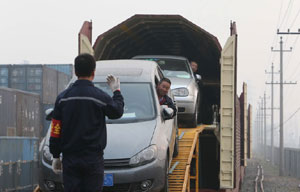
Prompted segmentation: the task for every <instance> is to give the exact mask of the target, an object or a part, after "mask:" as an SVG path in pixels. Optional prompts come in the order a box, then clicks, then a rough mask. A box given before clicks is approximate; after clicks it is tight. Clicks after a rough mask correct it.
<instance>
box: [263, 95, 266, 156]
mask: <svg viewBox="0 0 300 192" xmlns="http://www.w3.org/2000/svg"><path fill="white" fill-rule="evenodd" d="M266 103H267V101H266V92H265V93H264V108H263V109H264V159H267V113H266V112H267V111H266V110H267V108H266V107H267V106H266Z"/></svg>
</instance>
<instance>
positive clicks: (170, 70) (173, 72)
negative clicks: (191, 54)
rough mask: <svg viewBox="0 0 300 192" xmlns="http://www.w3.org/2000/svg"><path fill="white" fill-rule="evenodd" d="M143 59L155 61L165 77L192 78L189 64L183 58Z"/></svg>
mask: <svg viewBox="0 0 300 192" xmlns="http://www.w3.org/2000/svg"><path fill="white" fill-rule="evenodd" d="M143 59H145V60H150V61H155V62H156V63H157V64H158V65H159V67H160V68H161V69H162V72H163V74H164V76H166V77H177V78H183V79H190V78H192V75H191V74H192V73H191V70H190V66H189V64H188V63H187V62H186V61H185V60H180V59H165V58H143Z"/></svg>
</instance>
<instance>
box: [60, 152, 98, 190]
mask: <svg viewBox="0 0 300 192" xmlns="http://www.w3.org/2000/svg"><path fill="white" fill-rule="evenodd" d="M62 163H63V183H64V191H66V192H73V191H76V192H77V191H80V192H85V191H88V192H93V191H95V192H99V191H100V192H101V191H102V186H103V175H104V161H103V155H102V154H101V155H100V154H99V155H92V156H91V155H82V156H63V161H62Z"/></svg>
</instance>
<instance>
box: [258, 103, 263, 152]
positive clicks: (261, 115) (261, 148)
mask: <svg viewBox="0 0 300 192" xmlns="http://www.w3.org/2000/svg"><path fill="white" fill-rule="evenodd" d="M260 99H261V100H260V105H259V106H260V108H259V111H260V115H259V117H260V150H261V153H264V150H263V148H264V111H263V110H264V109H263V108H264V107H263V106H264V100H263V99H262V98H260ZM263 156H264V154H263Z"/></svg>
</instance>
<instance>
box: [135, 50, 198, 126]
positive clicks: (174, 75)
mask: <svg viewBox="0 0 300 192" xmlns="http://www.w3.org/2000/svg"><path fill="white" fill-rule="evenodd" d="M133 59H143V60H151V61H155V62H157V63H158V65H159V66H160V68H161V69H162V72H163V74H164V76H166V77H168V78H169V79H170V80H171V83H172V84H171V89H172V93H173V95H174V96H175V100H176V103H177V106H178V120H179V123H180V124H182V125H183V126H187V127H196V126H197V123H198V121H199V114H200V111H199V108H200V106H199V105H200V94H199V87H198V84H197V82H196V78H195V77H194V74H193V71H192V69H191V66H190V63H189V61H188V60H187V58H185V57H180V56H170V55H139V56H135V57H133ZM199 80H200V79H199Z"/></svg>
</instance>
